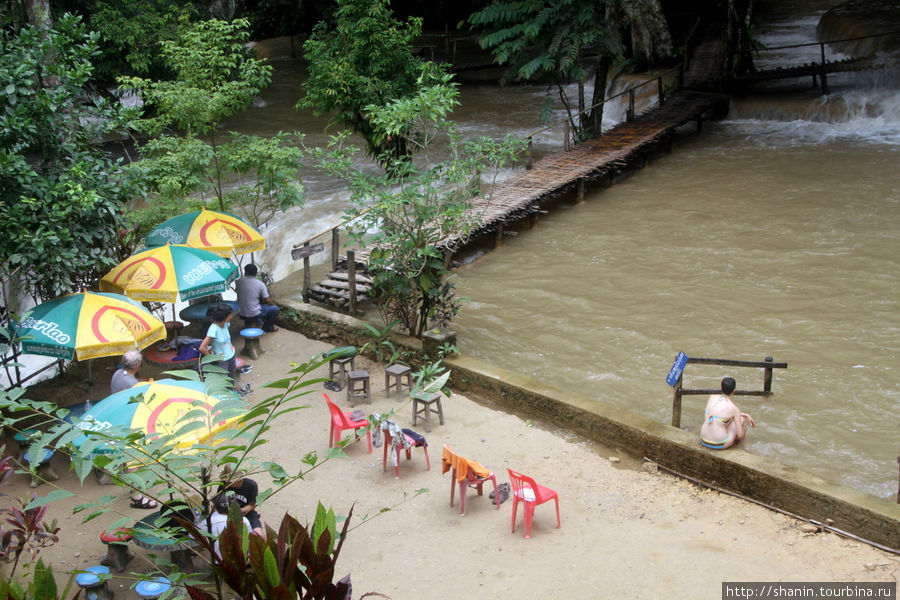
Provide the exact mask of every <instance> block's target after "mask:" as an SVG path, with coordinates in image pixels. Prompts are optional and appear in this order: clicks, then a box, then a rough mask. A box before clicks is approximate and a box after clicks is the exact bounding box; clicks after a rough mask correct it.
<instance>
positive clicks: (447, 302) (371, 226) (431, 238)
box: [313, 78, 524, 337]
mask: <svg viewBox="0 0 900 600" xmlns="http://www.w3.org/2000/svg"><path fill="white" fill-rule="evenodd" d="M457 94H458V92H457V90H456V87H455V85H454V84H453V83H452V82H450V81H449V78H446V79H443V80H442V81H441V83H439V84H436V85H434V86H430V87H427V88H422V89H421V90H419V92H418V93H417V95H416V96H415V97H414V98H407V99H402V100H395V101H391V102H389V103H388V104H387V105H385V106H383V107H379V106H374V105H369V106H367V107H366V111H367V114H368V115H369V120H370V121H371V122H372V123H375V124H377V130H378V131H379V132H381V133H383V134H385V135H391V136H400V137H403V138H404V139H406V144H405V145H406V147H407V148H410V149H415V151H416V153H415V154H414V155H413V156H412V157H411V158H410V159H409V160H391V159H390V158H389V157H387V156H382V159H383V160H387V161H389V162H390V164H391V167H390V168H388V169H387V170H386V172H385V173H384V174H372V173H371V172H366V171H362V170H360V169H359V168H358V167H357V166H356V164H355V163H354V161H353V156H354V153H355V152H356V150H355V149H354V148H346V147H344V141H345V140H346V139H347V134H346V133H345V134H341V135H338V136H334V137H333V138H332V140H331V143H330V145H329V148H328V150H327V151H326V150H319V151H313V154H314V155H315V156H316V157H317V158H318V159H319V160H320V166H322V168H324V169H325V170H326V171H328V172H329V173H331V174H333V175H336V176H338V177H342V178H344V179H345V180H346V181H347V182H348V185H349V187H350V193H351V200H352V202H353V207H352V208H351V209H350V210H348V211H347V212H346V213H345V226H346V228H347V230H348V237H349V238H350V242H351V243H353V244H357V245H360V246H363V247H368V248H371V250H370V253H369V270H370V272H371V273H372V275H373V278H374V282H375V283H374V296H375V298H376V302H377V303H378V306H379V310H380V311H381V314H382V318H383V319H384V321H385V322H393V321H395V320H396V321H399V322H400V324H401V325H402V326H403V327H404V328H405V329H406V330H407V331H408V332H409V333H410V334H411V335H414V336H416V337H420V336H421V335H422V332H423V331H424V329H425V327H426V326H427V325H428V324H429V322H432V321H436V322H439V323H441V324H444V325H446V324H447V323H449V321H450V320H451V319H452V318H453V317H455V316H456V314H457V312H458V310H459V303H458V299H456V297H455V294H454V287H453V283H452V282H451V281H449V280H448V276H449V273H450V271H449V267H448V264H447V263H448V260H449V250H448V249H446V248H444V247H442V244H445V243H447V242H448V240H450V239H452V240H453V243H463V242H465V241H466V240H467V239H468V237H469V235H470V234H471V232H472V231H473V229H474V228H475V226H476V225H477V224H478V223H479V221H480V212H479V211H476V210H473V204H472V198H473V197H475V196H476V195H478V196H483V197H486V201H487V202H486V203H487V204H489V202H490V196H491V194H492V192H493V188H494V183H495V182H496V177H497V174H498V172H499V170H500V168H501V167H503V166H505V165H507V164H510V163H511V162H513V161H514V160H515V159H516V157H517V156H519V155H520V153H521V152H522V150H523V149H524V142H523V141H522V140H514V139H511V138H509V137H508V138H506V139H505V140H502V141H495V140H491V139H488V138H483V139H480V140H474V141H464V140H463V139H462V138H461V136H459V135H458V134H457V132H456V128H455V125H454V124H453V123H452V122H451V121H449V120H448V119H447V115H448V114H449V112H450V111H451V110H452V108H453V107H454V106H455V105H456V103H457V101H456V97H457ZM410 123H415V127H413V128H412V129H410V128H408V125H409V124H410ZM413 132H415V133H413ZM438 140H439V141H440V142H441V143H442V144H446V146H445V148H446V154H445V156H446V158H444V159H443V160H439V159H438V158H436V157H435V156H433V152H434V149H433V146H434V145H435V144H436V142H437V141H438ZM482 176H485V177H486V179H487V181H486V183H485V184H484V188H485V190H484V191H482V189H481V187H482Z"/></svg>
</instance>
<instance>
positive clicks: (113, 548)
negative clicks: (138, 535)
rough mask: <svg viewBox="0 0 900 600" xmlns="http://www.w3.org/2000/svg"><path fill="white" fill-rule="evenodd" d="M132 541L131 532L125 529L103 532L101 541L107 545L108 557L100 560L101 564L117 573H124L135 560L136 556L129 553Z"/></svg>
mask: <svg viewBox="0 0 900 600" xmlns="http://www.w3.org/2000/svg"><path fill="white" fill-rule="evenodd" d="M130 539H131V531H129V530H128V529H125V528H124V527H119V528H117V529H113V530H112V531H103V532H101V533H100V541H101V542H103V543H104V544H106V556H104V557H103V558H101V559H100V564H101V565H103V566H104V567H110V568H111V569H115V571H116V573H121V572H122V571H124V570H125V567H126V566H127V565H128V563H129V562H131V559H132V558H134V554H132V553H131V552H129V551H128V541H129V540H130Z"/></svg>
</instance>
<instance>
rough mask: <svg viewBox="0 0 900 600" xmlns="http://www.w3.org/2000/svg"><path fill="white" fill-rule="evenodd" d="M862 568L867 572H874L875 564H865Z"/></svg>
mask: <svg viewBox="0 0 900 600" xmlns="http://www.w3.org/2000/svg"><path fill="white" fill-rule="evenodd" d="M863 566H864V567H865V568H866V569H867V570H869V571H874V570H875V563H866V564H864V565H863Z"/></svg>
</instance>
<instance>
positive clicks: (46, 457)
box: [22, 448, 59, 488]
mask: <svg viewBox="0 0 900 600" xmlns="http://www.w3.org/2000/svg"><path fill="white" fill-rule="evenodd" d="M51 458H53V450H51V449H50V448H44V452H43V455H41V456H40V457H38V462H37V465H35V467H34V473H32V475H31V487H33V488H36V487H37V486H39V485H41V484H42V483H44V482H45V481H56V480H57V479H59V475H57V474H56V471H54V470H53V468H52V467H51V466H50V459H51ZM22 462H24V463H25V464H26V465H28V464H30V461H29V460H28V450H27V448H26V450H25V454H23V455H22Z"/></svg>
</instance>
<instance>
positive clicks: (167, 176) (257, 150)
mask: <svg viewBox="0 0 900 600" xmlns="http://www.w3.org/2000/svg"><path fill="white" fill-rule="evenodd" d="M246 28H247V22H246V21H245V20H236V21H232V22H230V23H227V22H225V21H217V20H210V21H203V22H200V23H197V24H195V25H193V26H191V27H189V28H187V29H185V30H184V31H183V32H182V33H181V34H180V35H179V37H178V39H177V40H170V41H166V42H164V43H163V44H162V55H163V61H164V63H165V64H166V66H167V67H168V68H169V69H170V70H171V71H172V73H174V75H175V79H173V80H166V81H153V80H149V79H144V78H140V77H122V78H120V79H119V82H120V84H121V85H122V87H123V88H124V89H127V90H134V91H136V92H138V93H139V94H140V96H141V98H142V99H143V100H144V103H145V108H146V110H147V113H146V114H147V116H146V117H145V118H143V119H142V120H141V121H140V123H139V128H140V130H142V131H144V132H145V133H147V134H148V135H151V136H157V137H155V138H153V139H151V140H150V141H148V142H147V143H145V144H144V145H143V146H142V147H141V155H142V159H141V160H139V161H136V162H135V163H133V164H132V165H130V167H129V169H130V170H131V171H133V172H135V173H136V174H137V177H138V178H139V179H140V180H141V181H143V182H144V183H145V184H146V186H147V191H148V192H150V194H152V195H153V197H152V198H151V214H150V215H149V216H150V218H152V219H159V217H160V216H163V215H165V216H169V215H171V214H172V212H180V211H178V210H177V209H176V207H177V206H180V207H183V202H184V200H185V198H186V197H188V196H190V195H197V196H198V198H199V200H198V202H199V203H201V204H206V202H208V201H209V200H210V199H212V198H215V200H216V202H217V204H218V209H219V210H229V209H232V207H234V208H233V209H234V210H235V211H236V212H239V213H243V214H244V215H245V216H247V217H248V218H249V219H250V220H251V221H252V222H253V224H254V225H257V226H259V225H262V224H263V223H265V222H266V221H267V220H268V219H270V218H271V217H272V216H273V215H274V214H275V212H277V211H278V210H285V209H287V208H289V207H291V206H296V205H299V204H300V203H301V201H302V197H303V196H302V189H301V187H300V183H299V177H298V176H297V169H298V168H299V165H300V157H301V150H300V148H299V147H298V146H297V145H296V144H295V143H293V141H292V139H291V138H292V136H291V135H290V134H285V133H279V134H278V135H276V136H275V137H273V138H269V139H266V138H261V137H257V136H248V135H240V134H236V133H228V134H226V135H225V136H224V138H225V139H224V141H223V139H222V134H220V133H219V129H220V128H221V126H222V123H223V121H224V120H225V119H226V118H227V117H229V116H231V115H234V114H236V113H237V112H239V111H242V110H244V109H246V108H247V107H248V106H249V105H250V102H251V101H252V100H253V98H254V97H255V96H256V95H257V94H259V93H260V92H261V91H262V89H263V88H265V87H266V86H267V85H268V84H269V82H270V79H271V72H272V68H271V67H270V66H267V65H265V64H263V62H262V61H261V60H259V59H257V58H255V57H254V56H252V55H251V53H250V50H248V49H247V48H246V43H247V41H248V35H247V32H246Z"/></svg>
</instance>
